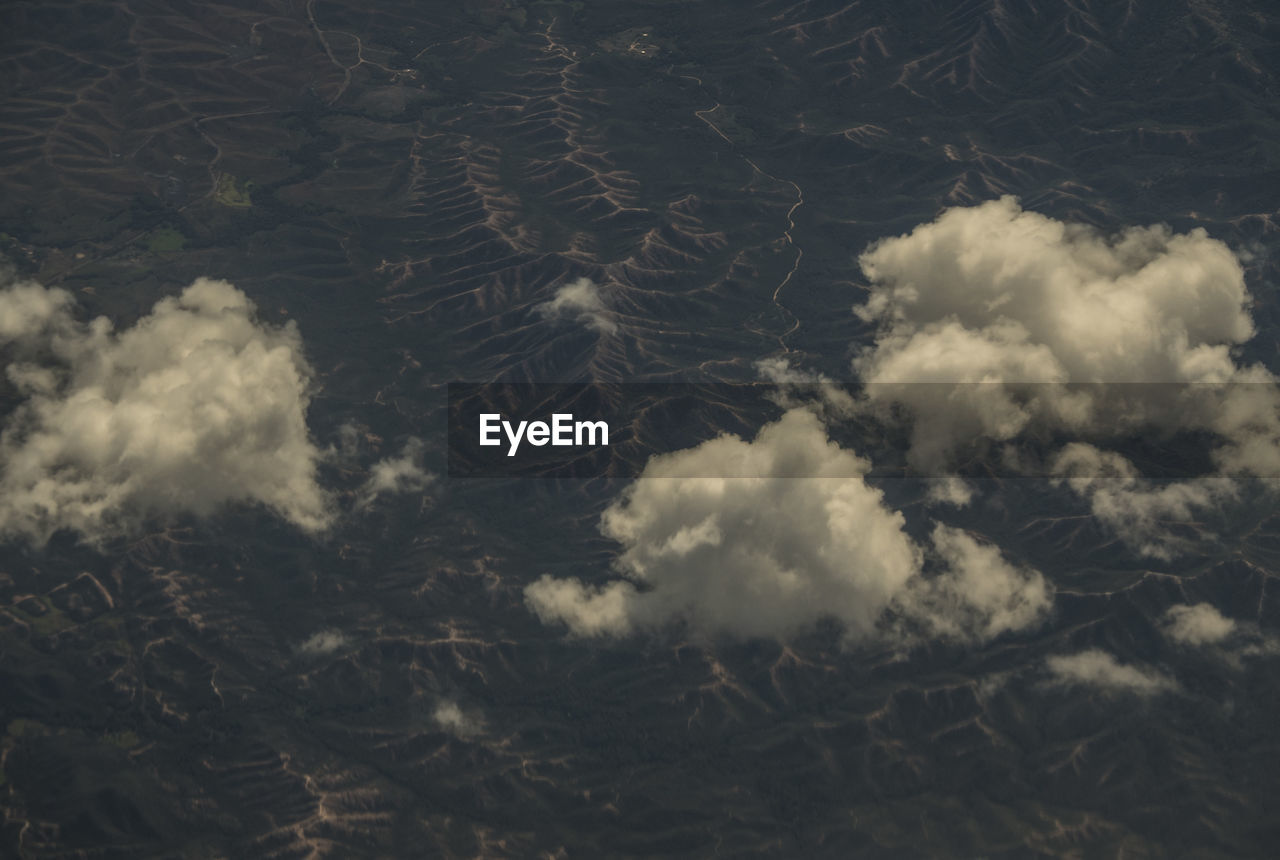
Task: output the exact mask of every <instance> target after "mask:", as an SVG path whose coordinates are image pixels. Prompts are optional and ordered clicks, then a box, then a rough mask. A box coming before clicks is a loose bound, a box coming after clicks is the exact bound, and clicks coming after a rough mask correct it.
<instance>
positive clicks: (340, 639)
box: [298, 630, 347, 657]
mask: <svg viewBox="0 0 1280 860" xmlns="http://www.w3.org/2000/svg"><path fill="white" fill-rule="evenodd" d="M346 644H347V637H346V636H344V635H343V634H342V633H340V632H339V631H337V630H321V631H320V632H319V633H314V634H312V635H311V636H309V637H307V640H306V641H305V642H303V643H302V644H300V645H299V646H298V653H299V654H305V655H307V656H308V657H319V656H323V655H325V654H332V653H333V652H335V651H337V650H338V649H340V648H342V647H343V646H345V645H346Z"/></svg>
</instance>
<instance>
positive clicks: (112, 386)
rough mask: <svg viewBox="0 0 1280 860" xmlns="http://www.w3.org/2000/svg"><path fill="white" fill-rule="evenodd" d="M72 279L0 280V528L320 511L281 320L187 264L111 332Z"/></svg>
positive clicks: (118, 527)
mask: <svg viewBox="0 0 1280 860" xmlns="http://www.w3.org/2000/svg"><path fill="white" fill-rule="evenodd" d="M73 306H74V302H73V301H72V299H71V297H70V295H69V294H67V293H66V292H65V291H62V290H57V289H46V288H44V287H42V286H39V285H38V284H30V283H25V284H15V285H10V286H8V287H6V288H4V289H3V290H0V350H3V354H4V356H5V361H6V363H7V366H6V369H5V370H6V377H7V379H8V381H9V384H10V385H12V386H13V387H14V388H15V389H16V391H17V393H18V395H19V397H20V402H19V405H18V406H17V408H16V409H15V410H13V411H12V412H11V413H10V414H9V415H8V416H6V418H5V421H4V425H3V431H0V534H6V535H10V536H23V537H26V538H28V539H30V540H32V541H34V542H36V543H43V542H45V541H47V540H48V538H49V537H50V536H51V535H52V534H53V533H54V532H55V531H58V530H61V529H70V530H73V531H75V532H78V533H79V534H80V535H81V536H83V537H84V538H85V539H87V540H90V541H98V540H101V539H104V538H107V537H111V536H114V535H118V534H122V533H124V532H127V531H128V530H130V529H131V528H133V527H135V526H136V525H137V523H138V522H139V521H140V520H141V519H142V518H145V517H147V516H151V515H164V514H169V513H174V512H189V513H193V514H198V515H204V514H210V513H212V512H214V511H215V510H217V509H218V508H220V507H222V506H224V505H227V504H230V503H258V504H261V505H264V506H266V507H267V508H269V509H271V510H273V511H274V512H276V513H277V514H279V515H280V516H282V517H284V518H285V519H287V520H289V521H290V522H292V523H293V524H295V525H296V526H298V527H299V528H301V529H303V530H305V531H310V532H315V531H319V530H321V529H324V528H325V527H326V526H327V525H328V524H329V523H330V521H331V519H332V509H331V503H330V499H329V497H328V495H327V494H326V493H325V492H324V491H323V490H322V489H321V488H320V486H319V485H318V484H317V482H316V463H317V461H318V459H319V457H320V452H319V451H318V450H317V449H316V447H315V446H314V445H313V444H312V442H311V439H310V438H309V434H308V430H307V424H306V411H307V407H308V403H309V400H310V389H311V378H312V372H311V369H310V367H309V366H308V364H307V362H306V359H305V357H304V355H303V348H302V339H301V337H300V335H299V333H298V329H297V327H296V326H295V325H294V324H293V323H287V324H285V325H283V326H272V325H268V324H265V323H262V322H260V321H258V319H257V318H256V315H255V310H254V306H253V303H252V302H251V301H250V300H249V299H248V298H247V297H246V296H245V295H244V293H242V292H241V291H240V290H238V289H236V288H235V287H234V286H232V285H231V284H229V283H227V282H226V281H218V280H210V279H208V278H200V279H197V280H196V281H195V282H194V283H193V284H191V285H190V286H189V287H187V288H186V289H185V290H184V291H183V292H182V294H181V295H180V296H176V297H169V298H165V299H162V300H161V301H159V302H157V303H156V305H155V307H154V308H152V310H151V313H150V314H148V315H147V316H145V317H143V318H142V319H140V320H139V321H138V322H137V323H136V324H135V325H133V326H132V327H130V328H128V329H124V330H122V331H116V330H114V327H113V325H112V323H111V321H110V320H108V319H106V318H104V317H99V318H97V319H95V320H93V321H91V322H89V323H88V324H83V323H80V322H79V321H77V320H76V319H75V318H74V317H73V316H72V311H73Z"/></svg>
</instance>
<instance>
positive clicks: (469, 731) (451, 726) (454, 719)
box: [431, 699, 484, 738]
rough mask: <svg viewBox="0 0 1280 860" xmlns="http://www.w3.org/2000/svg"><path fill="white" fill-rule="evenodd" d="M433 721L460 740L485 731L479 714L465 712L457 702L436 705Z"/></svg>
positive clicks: (448, 701) (442, 701) (432, 715)
mask: <svg viewBox="0 0 1280 860" xmlns="http://www.w3.org/2000/svg"><path fill="white" fill-rule="evenodd" d="M431 719H432V721H433V722H434V723H435V724H436V725H437V726H439V727H440V728H441V729H443V730H444V731H446V732H449V733H450V734H452V735H455V736H457V737H459V738H468V737H471V736H473V735H476V734H479V733H480V732H481V731H483V730H484V721H483V720H482V719H481V717H480V715H479V714H478V713H475V712H473V711H464V710H463V709H462V707H461V706H459V705H458V703H457V702H454V701H450V700H448V699H445V700H441V701H440V702H438V703H437V704H436V707H435V710H433V711H432V712H431Z"/></svg>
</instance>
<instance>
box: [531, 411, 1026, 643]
mask: <svg viewBox="0 0 1280 860" xmlns="http://www.w3.org/2000/svg"><path fill="white" fill-rule="evenodd" d="M868 468H869V464H868V463H867V462H866V461H865V460H863V459H861V458H859V457H858V456H856V455H855V454H853V453H852V452H850V451H847V450H845V449H842V448H840V447H839V446H838V445H837V444H835V443H834V442H832V441H831V440H830V439H829V438H828V437H827V434H826V428H825V427H824V426H823V425H822V423H821V421H820V420H819V419H818V417H817V416H816V415H814V414H813V413H812V412H810V411H808V410H806V409H800V408H797V409H793V410H791V411H789V412H787V413H785V414H784V415H783V416H782V418H781V419H779V420H778V421H776V422H774V423H772V424H769V425H766V426H765V427H764V428H762V429H761V430H760V432H759V434H758V435H757V436H756V438H755V439H754V440H753V441H745V440H742V439H739V438H738V437H736V436H731V435H724V436H721V437H718V438H716V439H712V440H709V441H707V442H704V443H702V444H701V445H699V446H697V447H695V448H691V449H688V450H684V451H678V452H675V453H672V454H665V455H660V456H656V457H653V458H652V459H650V461H649V462H648V464H646V467H645V469H644V472H643V473H642V476H641V477H640V479H639V480H637V481H635V482H634V483H633V484H632V485H631V486H630V487H629V488H628V489H627V490H626V491H625V492H624V493H623V494H622V496H621V497H620V498H619V499H618V500H616V501H615V502H614V504H613V505H611V506H610V507H609V508H608V509H607V510H606V512H605V513H604V515H603V517H602V520H601V530H602V532H603V533H604V534H605V535H606V536H608V537H610V538H612V539H613V540H615V541H617V542H618V543H619V544H620V545H621V547H622V550H621V553H620V554H619V556H618V558H617V562H616V567H617V570H618V572H619V573H621V574H622V575H623V576H624V577H625V579H620V580H614V581H611V582H608V583H605V584H603V585H589V584H584V583H582V582H580V581H579V580H577V579H555V578H552V577H550V576H544V577H542V578H541V579H540V580H538V581H537V582H535V583H533V584H532V585H530V586H529V587H528V588H527V589H526V591H525V597H526V601H527V603H528V605H529V606H530V608H531V609H532V610H533V611H534V612H535V613H536V614H537V615H538V616H539V618H541V619H542V620H543V621H544V622H546V623H553V622H560V623H564V624H565V625H567V626H568V628H569V630H570V632H571V633H574V634H576V635H583V636H591V635H624V634H626V633H629V632H633V631H637V630H644V629H652V628H656V627H660V626H662V625H665V624H667V623H669V622H671V621H675V620H682V621H684V622H687V623H688V624H689V626H690V627H691V628H692V629H693V630H696V631H700V632H703V633H708V634H727V635H731V636H735V637H741V638H751V637H769V638H777V639H785V638H787V637H788V636H791V635H793V634H795V633H798V632H800V631H802V630H804V629H806V628H810V627H812V626H813V625H815V624H816V623H818V622H819V621H821V620H823V619H835V620H836V621H838V622H840V623H841V624H842V625H843V627H844V629H845V631H846V633H847V634H848V636H849V637H850V638H854V639H857V638H864V637H867V636H871V635H875V634H877V633H879V632H883V628H884V627H885V626H886V623H887V622H886V619H887V618H890V617H899V618H904V619H907V620H908V621H909V622H910V623H904V624H902V625H901V629H900V630H899V631H898V632H902V631H904V630H907V629H908V628H909V629H910V630H912V631H916V630H920V631H924V632H926V633H927V634H929V635H934V636H941V637H947V638H955V639H959V640H964V641H982V640H985V639H989V638H991V637H993V636H996V635H999V634H1000V633H1002V632H1005V631H1008V630H1018V629H1023V628H1025V627H1028V626H1030V625H1032V624H1035V623H1038V622H1039V621H1040V620H1041V619H1042V617H1043V615H1044V613H1045V612H1046V611H1047V609H1048V605H1049V602H1050V597H1049V591H1048V586H1047V585H1046V584H1045V582H1044V580H1043V578H1042V577H1041V576H1040V574H1038V573H1035V572H1032V571H1021V570H1015V569H1014V568H1012V567H1011V566H1010V565H1008V564H1007V563H1006V562H1005V561H1004V560H1003V559H1002V558H1001V557H1000V555H999V553H998V552H997V551H995V550H994V549H992V548H990V547H986V546H983V545H981V544H978V543H977V542H976V541H975V540H974V539H973V538H971V537H969V536H968V535H967V534H964V533H962V532H957V531H954V530H951V529H947V528H939V529H937V530H935V532H934V535H933V551H932V554H929V553H926V552H925V551H924V550H922V549H921V548H920V547H919V546H917V545H916V544H915V543H914V542H913V541H912V540H911V538H910V537H909V536H908V535H907V534H906V532H905V531H904V530H903V526H904V524H905V521H904V518H903V516H902V514H900V513H898V512H896V511H893V510H890V509H889V508H888V507H887V506H886V505H885V504H884V499H883V495H882V493H881V492H880V491H879V490H877V489H875V488H874V487H871V486H869V485H868V484H867V483H866V482H865V481H864V480H863V476H864V475H865V474H866V472H867V470H868ZM699 476H705V477H699ZM927 560H932V561H936V562H937V565H936V567H937V570H936V571H935V572H934V575H933V576H932V577H929V578H925V577H924V576H923V575H922V573H923V571H924V568H925V565H926V561H927ZM891 610H892V611H891ZM935 616H936V617H935Z"/></svg>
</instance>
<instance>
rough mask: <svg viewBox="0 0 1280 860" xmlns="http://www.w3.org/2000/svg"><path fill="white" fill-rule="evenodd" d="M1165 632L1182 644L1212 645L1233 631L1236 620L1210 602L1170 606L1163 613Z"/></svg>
mask: <svg viewBox="0 0 1280 860" xmlns="http://www.w3.org/2000/svg"><path fill="white" fill-rule="evenodd" d="M1164 625H1165V627H1164V629H1165V634H1166V635H1167V636H1168V637H1169V638H1170V639H1172V640H1173V641H1174V642H1179V643H1182V644H1184V645H1214V644H1217V643H1219V642H1222V641H1223V640H1224V639H1226V638H1228V637H1229V636H1231V634H1232V633H1234V632H1235V629H1236V622H1234V621H1232V620H1231V619H1230V618H1227V617H1226V616H1225V615H1223V614H1222V613H1221V612H1219V611H1218V610H1217V609H1215V608H1214V607H1213V606H1212V605H1211V604H1208V603H1196V604H1194V605H1191V606H1171V607H1169V609H1168V611H1167V612H1165V615H1164Z"/></svg>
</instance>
